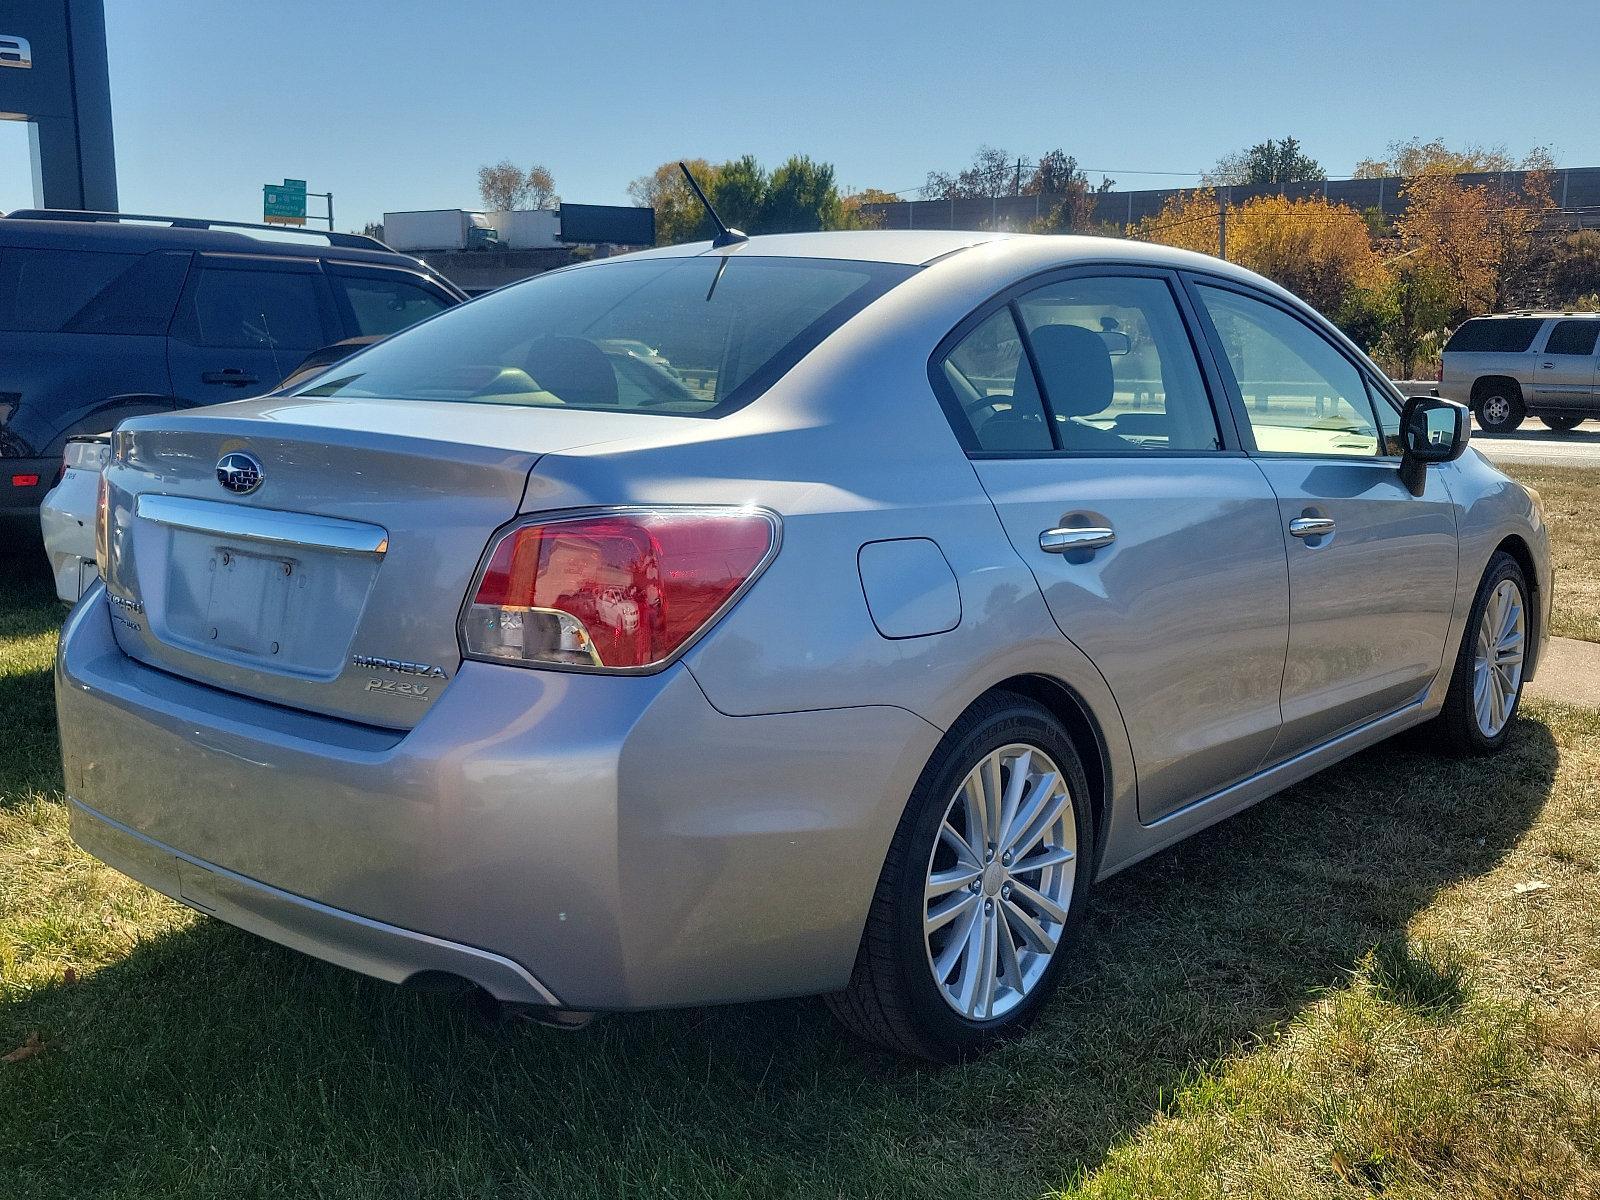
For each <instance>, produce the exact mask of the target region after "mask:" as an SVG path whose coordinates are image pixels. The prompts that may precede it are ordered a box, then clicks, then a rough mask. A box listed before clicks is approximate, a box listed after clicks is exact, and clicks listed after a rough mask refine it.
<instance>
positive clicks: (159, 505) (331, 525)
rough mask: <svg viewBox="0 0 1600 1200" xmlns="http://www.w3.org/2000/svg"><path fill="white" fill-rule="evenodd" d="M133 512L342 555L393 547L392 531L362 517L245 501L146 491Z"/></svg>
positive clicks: (161, 522)
mask: <svg viewBox="0 0 1600 1200" xmlns="http://www.w3.org/2000/svg"><path fill="white" fill-rule="evenodd" d="M134 511H135V512H136V513H137V514H138V516H139V517H140V518H141V519H143V520H146V521H153V522H155V523H156V524H158V525H170V526H172V527H173V528H174V529H190V530H194V531H195V532H197V533H215V534H218V535H220V536H222V537H238V538H248V539H250V540H251V541H256V542H270V543H272V544H273V545H278V546H305V547H312V548H314V549H317V550H332V551H335V552H337V553H340V554H371V555H376V556H378V557H382V556H383V554H385V553H386V552H387V551H388V549H389V531H388V530H386V529H384V528H382V527H381V526H378V525H367V524H365V523H363V522H361V521H344V520H340V519H339V518H337V517H319V516H316V515H315V514H313V513H296V512H282V511H280V510H278V509H271V508H249V507H246V506H245V505H242V504H222V503H219V502H217V501H215V500H191V499H189V498H187V497H183V496H158V495H148V494H147V495H142V496H140V497H139V499H138V501H137V505H136V507H135V509H134Z"/></svg>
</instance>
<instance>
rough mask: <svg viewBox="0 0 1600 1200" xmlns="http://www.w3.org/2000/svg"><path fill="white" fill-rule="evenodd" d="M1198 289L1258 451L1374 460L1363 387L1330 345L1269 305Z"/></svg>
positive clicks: (1213, 289) (1234, 294) (1373, 439)
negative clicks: (1219, 341) (1241, 399)
mask: <svg viewBox="0 0 1600 1200" xmlns="http://www.w3.org/2000/svg"><path fill="white" fill-rule="evenodd" d="M1197 290H1198V292H1199V294H1200V296H1201V299H1202V302H1203V303H1204V304H1205V306H1206V311H1207V312H1208V313H1209V314H1210V316H1211V321H1212V324H1213V325H1215V326H1216V330H1217V334H1218V335H1219V337H1220V338H1221V341H1222V349H1223V352H1224V354H1225V355H1226V357H1227V360H1228V365H1229V366H1230V367H1231V368H1232V369H1233V377H1234V379H1235V381H1236V382H1237V383H1238V387H1239V393H1240V395H1241V397H1242V398H1243V400H1244V411H1245V416H1246V418H1247V419H1248V421H1249V424H1250V430H1251V433H1252V434H1253V435H1254V437H1255V442H1256V448H1257V449H1258V450H1262V451H1265V452H1267V453H1272V454H1316V455H1341V456H1354V457H1372V456H1376V455H1377V454H1378V452H1379V445H1378V429H1377V425H1376V424H1375V422H1374V419H1373V410H1372V401H1371V399H1370V398H1369V397H1368V395H1367V387H1366V383H1365V381H1364V380H1363V379H1362V377H1361V372H1360V371H1359V370H1357V369H1356V366H1355V364H1354V363H1352V362H1351V361H1350V360H1349V359H1348V358H1346V357H1345V356H1344V355H1343V354H1341V353H1340V352H1339V351H1338V350H1337V349H1335V348H1334V346H1333V344H1332V343H1331V342H1329V341H1328V340H1327V339H1326V338H1324V337H1323V336H1322V335H1321V334H1320V333H1318V332H1316V330H1314V329H1312V328H1311V326H1309V325H1307V324H1305V323H1304V322H1303V321H1300V320H1299V319H1297V318H1296V317H1293V316H1290V315H1289V314H1288V313H1287V312H1285V311H1284V310H1283V309H1281V308H1278V307H1277V306H1276V305H1272V304H1268V303H1266V302H1265V301H1263V300H1255V299H1252V298H1251V297H1249V296H1245V295H1241V294H1240V293H1238V292H1234V291H1229V290H1227V289H1224V288H1219V287H1212V286H1210V285H1208V284H1201V285H1200V286H1199V287H1198V289H1197Z"/></svg>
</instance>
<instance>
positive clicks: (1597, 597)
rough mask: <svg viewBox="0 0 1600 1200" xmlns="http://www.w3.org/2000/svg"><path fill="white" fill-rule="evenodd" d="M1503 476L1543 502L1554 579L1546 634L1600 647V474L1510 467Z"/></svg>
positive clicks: (1588, 471)
mask: <svg viewBox="0 0 1600 1200" xmlns="http://www.w3.org/2000/svg"><path fill="white" fill-rule="evenodd" d="M1505 471H1506V473H1507V474H1509V475H1512V476H1515V477H1516V478H1517V479H1520V480H1521V481H1522V482H1523V483H1526V484H1528V485H1529V486H1530V487H1535V488H1538V489H1539V495H1540V496H1542V497H1543V498H1544V512H1545V516H1546V518H1548V520H1549V522H1550V551H1551V554H1550V558H1551V562H1552V563H1553V564H1554V567H1555V576H1556V603H1555V611H1554V612H1553V613H1552V614H1551V618H1550V632H1551V633H1553V634H1556V635H1557V636H1559V637H1569V638H1583V639H1584V640H1585V641H1590V642H1600V471H1596V470H1590V469H1587V468H1584V467H1533V466H1524V465H1521V464H1511V463H1508V464H1506V465H1505Z"/></svg>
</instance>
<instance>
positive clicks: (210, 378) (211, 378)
mask: <svg viewBox="0 0 1600 1200" xmlns="http://www.w3.org/2000/svg"><path fill="white" fill-rule="evenodd" d="M200 381H201V382H202V383H227V384H231V385H232V386H234V387H249V386H250V385H251V384H252V383H260V382H261V381H260V380H259V379H257V378H256V377H255V376H254V375H247V374H245V373H244V372H243V371H241V370H239V368H238V367H228V368H226V369H225V370H221V371H206V372H203V373H202V374H201V376H200Z"/></svg>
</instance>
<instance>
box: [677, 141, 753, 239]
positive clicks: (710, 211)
mask: <svg viewBox="0 0 1600 1200" xmlns="http://www.w3.org/2000/svg"><path fill="white" fill-rule="evenodd" d="M678 169H679V170H680V171H682V172H683V177H684V178H685V179H687V180H688V181H689V186H690V187H692V188H693V189H694V194H695V195H696V196H698V197H699V198H700V203H701V204H704V205H705V206H706V213H707V215H708V216H710V218H711V220H712V222H713V223H714V224H715V225H716V227H717V236H716V237H714V238H712V239H711V246H712V249H715V250H721V249H722V248H723V247H724V246H737V245H738V244H739V243H740V242H748V241H749V240H750V235H749V234H748V233H742V232H741V231H739V230H737V229H729V228H728V227H727V226H726V225H725V224H723V222H722V218H721V217H719V216H717V210H716V209H714V208H712V207H711V201H709V200H707V199H706V194H705V193H704V192H703V191H701V190H700V185H699V184H698V183H696V182H695V178H694V176H693V175H691V174H690V173H689V164H688V163H685V162H680V163H679V164H678Z"/></svg>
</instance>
